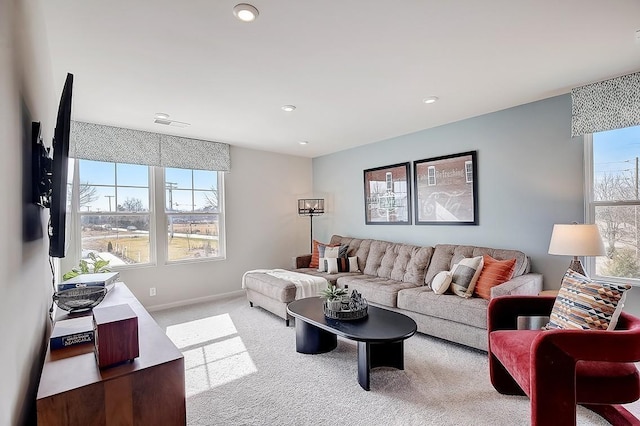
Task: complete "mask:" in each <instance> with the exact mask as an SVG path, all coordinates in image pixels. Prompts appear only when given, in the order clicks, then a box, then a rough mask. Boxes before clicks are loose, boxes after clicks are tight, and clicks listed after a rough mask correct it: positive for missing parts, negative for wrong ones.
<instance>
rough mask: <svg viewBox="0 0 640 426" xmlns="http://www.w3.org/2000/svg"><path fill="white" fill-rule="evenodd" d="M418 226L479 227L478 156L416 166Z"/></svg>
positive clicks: (444, 158)
mask: <svg viewBox="0 0 640 426" xmlns="http://www.w3.org/2000/svg"><path fill="white" fill-rule="evenodd" d="M413 188H414V192H415V203H414V205H415V223H416V225H478V223H479V222H478V152H477V151H469V152H463V153H459V154H452V155H444V156H441V157H435V158H427V159H424V160H417V161H414V162H413Z"/></svg>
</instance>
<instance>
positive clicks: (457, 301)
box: [245, 235, 542, 351]
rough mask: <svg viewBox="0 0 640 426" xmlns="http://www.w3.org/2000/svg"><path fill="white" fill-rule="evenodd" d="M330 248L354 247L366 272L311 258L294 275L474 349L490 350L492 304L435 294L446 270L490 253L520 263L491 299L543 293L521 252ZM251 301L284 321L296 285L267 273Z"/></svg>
mask: <svg viewBox="0 0 640 426" xmlns="http://www.w3.org/2000/svg"><path fill="white" fill-rule="evenodd" d="M329 244H332V245H335V244H342V245H347V246H349V249H348V252H347V254H348V256H349V257H353V256H356V257H357V258H358V267H359V269H360V271H361V272H341V273H337V274H327V273H326V272H319V271H318V270H317V269H315V268H309V267H308V266H309V263H310V261H311V255H304V256H299V257H297V258H294V269H293V270H294V271H297V272H302V273H305V274H309V275H319V276H322V277H324V278H326V279H327V280H328V281H329V282H330V283H332V284H336V285H337V286H338V287H345V286H348V287H349V289H350V290H357V291H358V292H360V293H361V294H362V295H363V296H364V297H365V298H366V299H367V301H368V302H369V303H370V304H372V305H375V306H380V307H383V308H386V309H390V310H394V311H398V312H401V313H403V314H405V315H407V316H409V317H411V318H413V319H414V320H415V321H416V323H417V324H418V331H419V332H421V333H424V334H429V335H432V336H436V337H439V338H442V339H446V340H449V341H452V342H456V343H460V344H463V345H466V346H470V347H473V348H477V349H481V350H484V351H486V350H487V306H488V305H489V301H488V300H485V299H482V298H478V297H471V298H468V299H465V298H462V297H460V296H456V295H454V294H451V293H445V294H441V295H439V294H435V293H434V292H433V291H432V290H431V288H430V284H431V281H432V280H433V277H434V276H435V275H436V274H437V273H438V272H441V271H448V270H450V269H451V267H452V266H453V265H454V264H455V263H457V262H459V261H460V260H461V259H463V258H468V257H475V256H482V255H484V254H487V255H489V256H491V257H493V258H494V259H498V260H506V259H513V258H515V259H516V267H515V271H514V274H513V277H512V278H511V279H510V280H509V281H507V282H505V283H503V284H500V285H498V286H495V287H493V288H492V289H491V297H492V298H493V297H497V296H502V295H512V294H529V295H536V294H538V293H539V292H540V291H541V290H542V275H541V274H536V273H531V272H530V271H529V269H530V261H529V258H528V257H527V256H526V255H525V254H524V253H522V252H521V251H517V250H501V249H492V248H487V247H475V246H465V245H450V244H438V245H436V246H435V247H420V246H414V245H410V244H401V243H393V242H388V241H380V240H372V239H358V238H349V237H342V236H340V235H334V236H333V237H331V241H330V242H329ZM245 288H246V292H247V298H248V299H249V302H250V303H251V305H252V306H253V305H254V304H256V305H258V306H261V307H263V308H264V309H267V310H269V311H271V312H273V313H275V314H276V315H279V316H280V317H282V318H284V319H285V320H286V321H287V323H288V319H289V318H288V315H287V312H286V307H287V305H288V304H289V303H290V302H292V301H293V300H295V294H296V287H295V285H294V284H292V283H290V282H288V281H285V280H282V279H279V278H276V277H273V276H270V275H267V274H264V273H259V272H256V273H248V274H246V276H245Z"/></svg>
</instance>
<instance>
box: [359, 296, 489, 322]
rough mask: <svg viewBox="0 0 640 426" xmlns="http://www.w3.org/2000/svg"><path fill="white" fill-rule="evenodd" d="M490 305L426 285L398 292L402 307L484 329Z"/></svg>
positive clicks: (485, 301) (487, 302) (399, 305)
mask: <svg viewBox="0 0 640 426" xmlns="http://www.w3.org/2000/svg"><path fill="white" fill-rule="evenodd" d="M349 287H351V286H349ZM488 305H489V301H487V300H484V299H480V298H477V297H471V298H469V299H465V298H462V297H459V296H456V295H455V294H435V293H434V292H433V291H431V289H430V288H428V287H425V286H422V287H414V288H408V289H404V290H400V291H399V292H398V308H400V309H406V310H408V311H412V312H416V313H419V314H424V315H429V316H432V317H437V318H442V319H445V320H450V321H455V322H459V323H462V324H468V325H471V326H474V327H478V328H484V329H486V328H487V306H488Z"/></svg>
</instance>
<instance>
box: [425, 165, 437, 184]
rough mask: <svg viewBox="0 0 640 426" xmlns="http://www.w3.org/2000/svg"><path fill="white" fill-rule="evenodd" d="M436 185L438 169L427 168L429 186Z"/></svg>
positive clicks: (433, 167)
mask: <svg viewBox="0 0 640 426" xmlns="http://www.w3.org/2000/svg"><path fill="white" fill-rule="evenodd" d="M435 184H436V167H435V166H429V167H427V185H428V186H434V185H435Z"/></svg>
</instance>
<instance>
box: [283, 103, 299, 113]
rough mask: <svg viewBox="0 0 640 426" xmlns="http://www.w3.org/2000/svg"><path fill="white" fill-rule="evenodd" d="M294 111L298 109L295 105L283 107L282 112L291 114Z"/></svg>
mask: <svg viewBox="0 0 640 426" xmlns="http://www.w3.org/2000/svg"><path fill="white" fill-rule="evenodd" d="M294 109H296V106H295V105H283V106H282V110H283V111H287V112H291V111H293V110H294Z"/></svg>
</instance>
